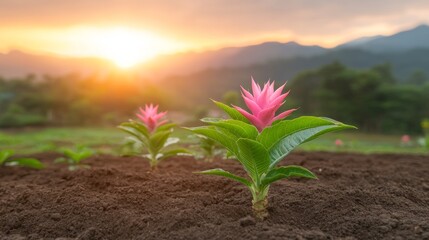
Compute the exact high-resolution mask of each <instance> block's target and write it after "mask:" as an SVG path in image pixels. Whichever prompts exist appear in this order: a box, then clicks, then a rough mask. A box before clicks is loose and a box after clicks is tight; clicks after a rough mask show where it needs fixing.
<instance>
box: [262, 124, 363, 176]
mask: <svg viewBox="0 0 429 240" xmlns="http://www.w3.org/2000/svg"><path fill="white" fill-rule="evenodd" d="M351 128H355V127H353V126H350V125H345V124H343V123H340V122H337V121H334V120H332V119H326V118H319V117H308V116H305V117H299V118H295V119H293V120H283V121H281V122H279V123H277V124H275V125H273V126H271V127H268V128H265V129H264V130H263V131H262V132H261V134H260V135H259V136H258V138H257V140H258V142H260V143H262V144H263V145H264V146H265V147H266V148H267V149H268V151H269V153H270V160H271V164H270V169H272V168H273V167H275V165H277V164H278V162H280V161H281V160H282V159H283V158H284V157H285V156H286V155H287V154H289V152H290V151H292V150H293V149H294V148H296V147H297V146H299V145H300V144H302V143H304V142H307V141H310V140H312V139H314V138H316V137H318V136H320V135H322V134H324V133H328V132H332V131H338V130H343V129H351Z"/></svg>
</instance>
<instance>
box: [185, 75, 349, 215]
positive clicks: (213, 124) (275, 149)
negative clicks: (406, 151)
mask: <svg viewBox="0 0 429 240" xmlns="http://www.w3.org/2000/svg"><path fill="white" fill-rule="evenodd" d="M284 86H285V85H283V86H281V87H280V88H278V89H277V90H275V89H274V82H273V83H270V82H268V83H266V84H265V86H264V88H263V89H261V88H260V86H259V85H257V84H256V83H255V82H254V81H253V80H252V90H253V94H250V93H249V92H248V91H246V90H245V89H244V88H242V91H243V92H242V95H243V98H244V101H245V103H246V105H247V106H248V107H249V109H250V111H251V113H249V112H247V111H245V110H243V109H242V108H239V107H234V108H232V107H229V106H227V105H225V104H223V103H220V102H216V101H215V103H216V105H217V106H218V107H220V108H221V109H222V110H224V111H225V112H226V113H227V114H228V115H229V116H230V117H231V118H232V119H219V118H204V119H202V121H203V122H205V123H207V124H208V125H209V126H203V127H195V128H190V129H191V130H192V131H193V132H195V133H197V134H201V135H204V136H206V137H207V138H210V139H213V140H214V141H216V142H218V143H219V144H221V145H222V146H224V147H225V148H226V149H227V150H228V152H229V153H230V154H232V155H234V156H235V157H236V158H237V160H238V162H240V164H241V165H242V166H243V168H244V170H245V171H246V172H247V174H248V176H249V178H244V177H241V176H237V175H234V174H232V173H230V172H227V171H225V170H223V169H211V170H207V171H202V172H198V173H200V174H209V175H218V176H223V177H227V178H229V179H232V180H235V181H237V182H240V183H242V184H244V185H245V186H246V187H248V189H249V190H250V192H251V193H252V197H253V200H252V204H253V206H252V208H253V211H254V214H255V215H256V217H258V218H260V219H264V218H266V217H267V216H268V211H267V206H268V198H267V196H268V191H269V188H270V185H271V184H272V183H273V182H275V181H278V180H281V179H285V178H286V179H287V178H292V177H303V178H310V179H316V178H317V177H316V176H315V175H314V174H313V173H312V172H311V171H310V170H308V169H306V168H304V167H301V166H294V165H289V166H280V167H278V166H277V165H278V164H279V163H280V161H282V160H283V159H284V158H285V157H286V156H287V155H288V154H289V153H290V152H291V151H292V150H293V149H294V148H296V147H297V146H299V145H300V144H302V143H305V142H308V141H310V140H313V139H315V138H316V137H318V136H320V135H322V134H324V133H328V132H332V131H337V130H343V129H350V128H355V127H353V126H349V125H345V124H342V123H340V122H337V121H335V120H332V119H328V118H320V117H310V116H305V117H299V118H295V119H293V120H282V119H283V118H285V117H286V116H287V115H289V114H291V113H292V112H293V111H295V109H291V110H287V111H285V112H283V113H280V114H279V115H277V116H276V115H275V113H276V111H277V110H278V109H279V108H280V107H281V106H282V105H283V103H284V99H285V98H286V96H287V95H288V93H285V94H282V90H283V88H284Z"/></svg>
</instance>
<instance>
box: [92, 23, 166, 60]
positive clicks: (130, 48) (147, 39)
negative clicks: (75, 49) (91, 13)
mask: <svg viewBox="0 0 429 240" xmlns="http://www.w3.org/2000/svg"><path fill="white" fill-rule="evenodd" d="M87 35H88V36H87V37H86V38H87V39H88V42H89V45H91V46H92V47H93V49H94V50H93V51H94V55H96V56H100V57H104V58H106V59H109V60H111V61H113V62H114V63H115V64H116V65H118V66H119V67H122V68H128V67H132V66H134V65H136V64H138V63H141V62H144V61H147V60H149V59H151V58H153V57H155V56H156V55H158V54H162V53H166V52H169V51H172V50H173V48H174V44H172V43H171V42H169V41H167V40H165V39H162V38H160V37H157V36H155V35H153V34H150V33H146V32H139V31H135V30H131V29H127V28H116V29H107V30H101V31H98V32H93V33H87Z"/></svg>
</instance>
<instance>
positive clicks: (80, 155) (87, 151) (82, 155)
mask: <svg viewBox="0 0 429 240" xmlns="http://www.w3.org/2000/svg"><path fill="white" fill-rule="evenodd" d="M93 154H94V152H93V151H92V150H90V149H85V150H80V151H78V152H77V155H76V159H74V160H75V162H77V163H80V162H81V161H82V160H84V159H86V158H89V157H91V156H92V155H93Z"/></svg>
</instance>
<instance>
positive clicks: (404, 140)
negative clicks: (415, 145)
mask: <svg viewBox="0 0 429 240" xmlns="http://www.w3.org/2000/svg"><path fill="white" fill-rule="evenodd" d="M410 141H411V137H410V135H403V136H402V137H401V142H402V143H406V144H408V143H410Z"/></svg>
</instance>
